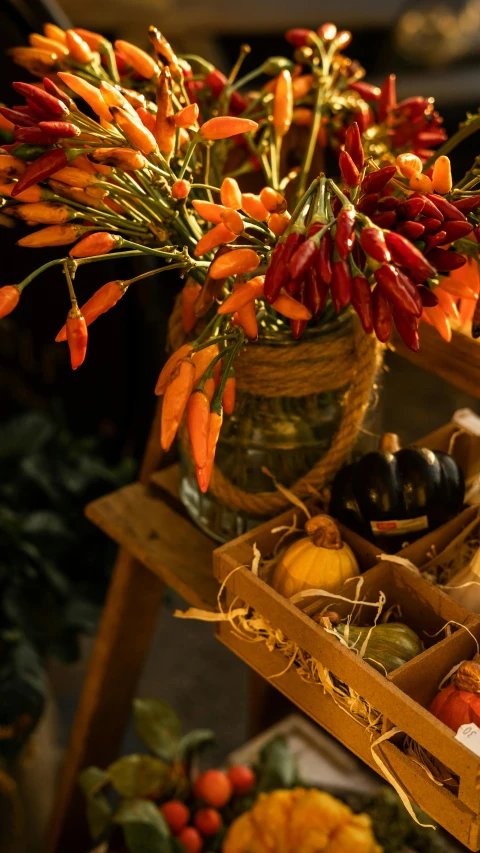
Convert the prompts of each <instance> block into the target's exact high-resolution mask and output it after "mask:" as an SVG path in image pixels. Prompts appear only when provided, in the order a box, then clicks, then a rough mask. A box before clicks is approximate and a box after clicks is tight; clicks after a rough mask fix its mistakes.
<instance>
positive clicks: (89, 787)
mask: <svg viewBox="0 0 480 853" xmlns="http://www.w3.org/2000/svg"><path fill="white" fill-rule="evenodd" d="M109 781H110V780H109V778H108V776H107V774H106V773H105V771H104V770H101V769H100V767H87V768H86V769H85V770H83V771H82V772H81V773H80V775H79V777H78V784H79V785H80V788H81V789H82V791H83V793H84V795H85V797H86V800H87V805H86V812H87V822H88V827H89V830H90V835H91V836H92V838H93V839H96V838H99V837H100V835H102V834H103V833H104V832H105V830H106V829H107V827H108V826H109V825H110V822H111V820H112V809H111V808H110V804H109V802H108V800H107V798H106V796H105V794H102V793H101V790H102V788H104V787H105V785H107V784H108V783H109Z"/></svg>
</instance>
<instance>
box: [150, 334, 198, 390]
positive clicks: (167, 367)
mask: <svg viewBox="0 0 480 853" xmlns="http://www.w3.org/2000/svg"><path fill="white" fill-rule="evenodd" d="M192 349H193V346H192V344H183V345H182V346H181V347H180V348H179V349H177V350H176V351H175V352H174V353H173V354H172V355H171V356H170V358H168V359H167V361H166V362H165V364H164V365H163V367H162V369H161V371H160V375H159V377H158V379H157V384H156V385H155V394H156V395H157V397H159V396H160V395H161V394H163V393H164V392H165V388H166V387H167V385H168V383H169V381H170V377H171V376H172V374H173V372H174V370H175V368H176V366H177V364H178V363H179V362H180V361H181V360H182V358H187V356H189V355H190V353H191V352H192Z"/></svg>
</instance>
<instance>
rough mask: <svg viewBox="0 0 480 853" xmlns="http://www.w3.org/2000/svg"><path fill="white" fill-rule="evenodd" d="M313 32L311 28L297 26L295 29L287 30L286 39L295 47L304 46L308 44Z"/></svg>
mask: <svg viewBox="0 0 480 853" xmlns="http://www.w3.org/2000/svg"><path fill="white" fill-rule="evenodd" d="M311 33H312V31H311V30H306V29H304V28H302V27H296V28H295V29H292V30H287V32H286V33H285V41H288V43H289V44H293V46H294V47H304V45H306V44H308V40H309V38H310V35H311Z"/></svg>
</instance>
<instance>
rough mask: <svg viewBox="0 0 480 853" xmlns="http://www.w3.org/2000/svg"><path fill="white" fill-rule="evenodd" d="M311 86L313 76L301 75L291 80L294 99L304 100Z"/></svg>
mask: <svg viewBox="0 0 480 853" xmlns="http://www.w3.org/2000/svg"><path fill="white" fill-rule="evenodd" d="M312 86H313V74H301V75H300V76H299V77H294V78H293V80H292V89H293V96H294V98H304V97H305V95H308V93H309V91H310V89H311V88H312Z"/></svg>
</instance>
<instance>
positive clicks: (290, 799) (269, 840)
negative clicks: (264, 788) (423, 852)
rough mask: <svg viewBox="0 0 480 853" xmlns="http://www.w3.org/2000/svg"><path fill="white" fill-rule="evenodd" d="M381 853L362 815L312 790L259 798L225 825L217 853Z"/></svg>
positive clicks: (274, 794) (280, 791) (301, 789)
mask: <svg viewBox="0 0 480 853" xmlns="http://www.w3.org/2000/svg"><path fill="white" fill-rule="evenodd" d="M322 851H325V853H354V851H355V853H381V851H382V848H381V847H379V846H378V844H377V843H376V840H375V836H374V834H373V831H372V826H371V821H370V818H369V817H368V815H366V814H358V815H355V814H353V813H352V812H351V810H350V809H349V808H348V806H346V805H344V803H342V802H340V800H337V799H336V798H335V797H332V796H331V795H330V794H326V793H324V792H323V791H317V790H315V789H311V790H307V789H305V788H295V789H294V790H293V791H284V790H278V791H272V793H271V794H260V797H259V798H258V800H257V801H256V802H255V803H254V805H253V808H252V809H251V811H249V812H245V814H243V815H240V817H238V818H237V819H236V820H235V821H234V822H233V823H232V825H231V826H230V829H229V830H228V832H227V834H226V836H225V839H224V842H223V845H222V853H321V852H322Z"/></svg>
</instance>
